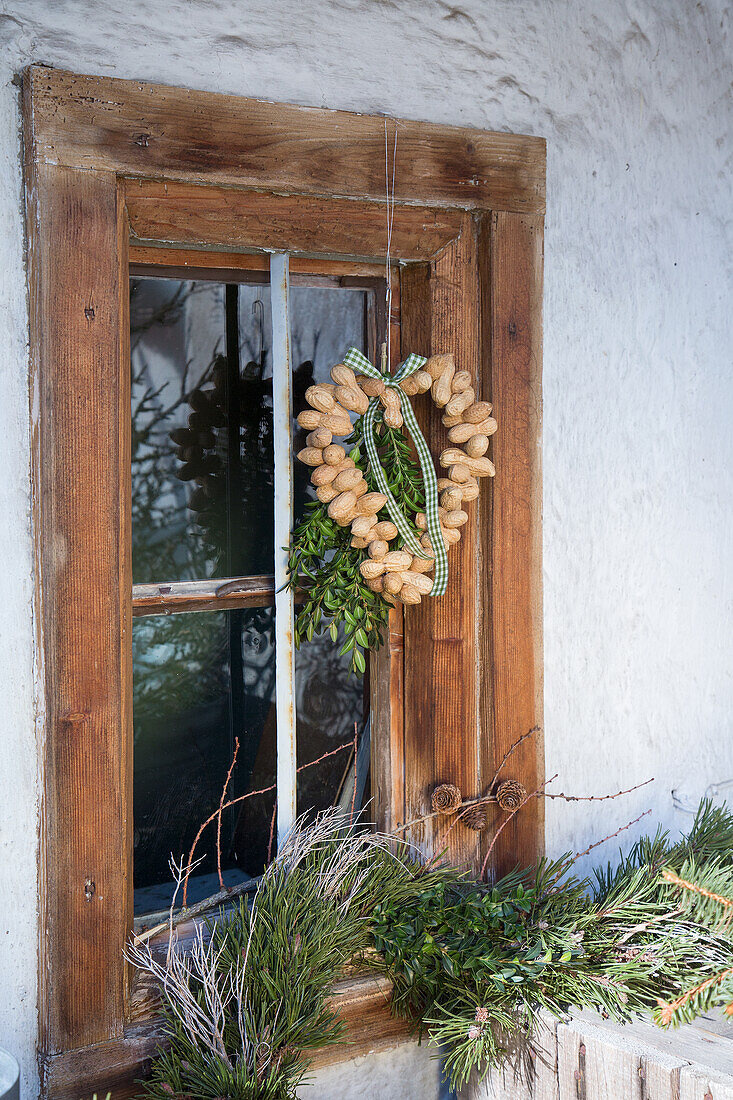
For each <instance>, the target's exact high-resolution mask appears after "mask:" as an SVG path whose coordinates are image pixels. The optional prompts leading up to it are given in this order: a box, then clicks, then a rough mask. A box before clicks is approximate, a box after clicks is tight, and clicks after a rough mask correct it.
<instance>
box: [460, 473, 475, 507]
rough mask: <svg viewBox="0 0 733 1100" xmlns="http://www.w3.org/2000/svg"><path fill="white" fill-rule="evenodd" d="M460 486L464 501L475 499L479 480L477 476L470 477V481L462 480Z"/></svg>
mask: <svg viewBox="0 0 733 1100" xmlns="http://www.w3.org/2000/svg"><path fill="white" fill-rule="evenodd" d="M458 488H459V489H460V490H461V496H462V497H463V499H464V501H469V500H475V499H476V497H477V496H478V492H479V489H478V481H476V478H475V477H469V479H468V481H464V482H462V483H461V484H460V485H459V486H458Z"/></svg>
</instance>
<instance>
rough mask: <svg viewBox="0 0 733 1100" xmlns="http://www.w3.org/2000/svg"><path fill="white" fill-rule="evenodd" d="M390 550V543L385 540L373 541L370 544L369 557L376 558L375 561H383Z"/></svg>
mask: <svg viewBox="0 0 733 1100" xmlns="http://www.w3.org/2000/svg"><path fill="white" fill-rule="evenodd" d="M388 550H389V543H386V542H385V541H384V539H372V541H371V542H370V543H369V557H370V558H374V560H375V561H382V560H383V558H384V557H385V555H386V553H387V551H388Z"/></svg>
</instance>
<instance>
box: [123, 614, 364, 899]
mask: <svg viewBox="0 0 733 1100" xmlns="http://www.w3.org/2000/svg"><path fill="white" fill-rule="evenodd" d="M273 622H274V612H273V609H272V608H247V609H244V610H241V611H239V610H238V611H213V612H201V613H197V614H183V615H170V616H165V615H155V616H150V617H146V618H142V619H136V620H135V621H134V624H133V724H134V822H135V853H134V881H135V912H136V913H144V912H151V911H156V910H159V909H164V908H165V907H166V906H167V905H169V904H170V898H171V892H172V882H171V875H170V871H169V866H168V863H169V859H170V857H171V855H173V856H175V858H176V859H178V858H180V857H181V856H182V855H187V854H188V852H189V850H190V847H191V844H192V843H193V840H194V837H195V835H196V832H197V830H198V827H199V825H200V824H202V823H203V822H204V821H205V820H206V819H207V818H208V817H209V815H210V814H212V813H213V812H214V811H215V810H216V809H217V807H218V805H219V799H220V797H221V791H222V787H223V785H224V781H225V779H226V774H227V770H228V768H229V765H230V762H231V758H232V752H233V748H234V738H235V737H238V738H239V743H240V747H239V755H238V761H237V767H236V768H235V770H234V773H233V775H232V780H231V783H230V788H229V797H231V798H236V797H237V796H238V795H241V794H243V793H244V792H246V791H252V790H260V789H262V788H265V787H270V786H271V785H272V784H273V783H274V782H275V767H276V749H275V652H274V644H273V637H274V631H273ZM341 644H342V643H341V642H339V643H338V644H337V645H334V644H333V642H331V640H330V637H324V638H314V639H313V641H312V642H309V643H308V644H307V645H306V646H304V647H303V649H301V650H300V651H299V652H298V654H297V656H296V670H295V681H296V725H297V746H298V747H297V752H298V763H299V764H305V763H308V762H309V761H312V760H315V759H317V758H318V757H320V756H322V755H323V754H324V753H326V752H329V751H330V750H331V749H334V748H337V747H338V746H339V745H341V744H344V743H345V742H348V741H351V739H352V738H353V735H354V723H355V722H356V723H357V725H358V728H359V730H361V728H362V725H363V688H362V682H361V680H360V679H357V678H356V677H354V676H353V675H351V673H350V671H349V660H348V656H346V655H345V656H339V654H338V650H339V648H340V645H341ZM349 766H350V765H349V752H348V750H347V751H344V752H341V753H338V754H336V755H335V756H332V757H329V758H328V759H327V760H324V761H323V762H322V763H320V764H317V765H316V766H314V767H312V768H306V769H304V770H302V771H301V772H300V774H299V776H298V811H299V813H302V812H304V811H305V810H306V809H315V810H319V809H324V808H325V807H326V806H330V805H332V804H333V803H334V802H335V801H336V799H337V797H338V794H339V791H340V789H341V786H342V784H343V783H344V779H345V773H346V771H347V769H348V768H349ZM348 778H350V775H349V776H348V777H347V779H348ZM273 806H274V794H273V793H272V792H267V793H265V794H263V795H257V796H256V797H254V798H248V799H246V800H245V801H243V802H240V803H239V804H238V805H236V806H234V807H232V808H231V809H230V810H229V811H227V812H226V813H225V815H224V817H223V824H222V866H223V868H224V872H225V874H224V878H225V882H227V883H228V884H229V885H231V884H233V883H236V882H241V881H242V879H243V878H244V877H246V876H248V875H257V874H259V873H260V872H261V871H262V869H263V867H264V866H265V863H266V858H267V851H268V846H269V842H270V828H271V823H272V811H273ZM215 844H216V826H215V825H211V826H209V828H208V830H207V831H206V833H205V834H204V837H203V840H202V842H201V845H200V847H199V849H198V851H197V855H198V856H204V860H203V862H202V863H201V864H200V865H199V866H198V867H197V868H196V872H195V875H194V876H193V878H192V882H191V886H190V888H189V900H190V901H196V900H197V899H199V898H201V897H206V896H208V895H210V894H211V893H214V892H215V890H216V889H217V888H218V879H217V877H216V873H215V872H216V849H215Z"/></svg>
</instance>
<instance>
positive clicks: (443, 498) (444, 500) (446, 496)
mask: <svg viewBox="0 0 733 1100" xmlns="http://www.w3.org/2000/svg"><path fill="white" fill-rule="evenodd" d="M462 500H463V493H462V492H461V490H460V489H459V488H458V486H457V485H454V486H453V488H451V489H444V490H443V492H442V493H441V494H440V503H441V504H442V505H443V507H444V508H445V509H446V511H447V512H453V511H455V510H456V508H460V507H461V501H462Z"/></svg>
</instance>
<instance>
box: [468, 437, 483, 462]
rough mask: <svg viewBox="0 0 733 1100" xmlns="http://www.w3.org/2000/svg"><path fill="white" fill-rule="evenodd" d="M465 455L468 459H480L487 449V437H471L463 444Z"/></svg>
mask: <svg viewBox="0 0 733 1100" xmlns="http://www.w3.org/2000/svg"><path fill="white" fill-rule="evenodd" d="M465 449H466V454H467V455H468V457H469V458H481V457H482V455H485V454H486V452H487V451H488V449H489V437H488V436H487V435H472V436H471V438H470V439H467V440H466V443H465Z"/></svg>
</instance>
